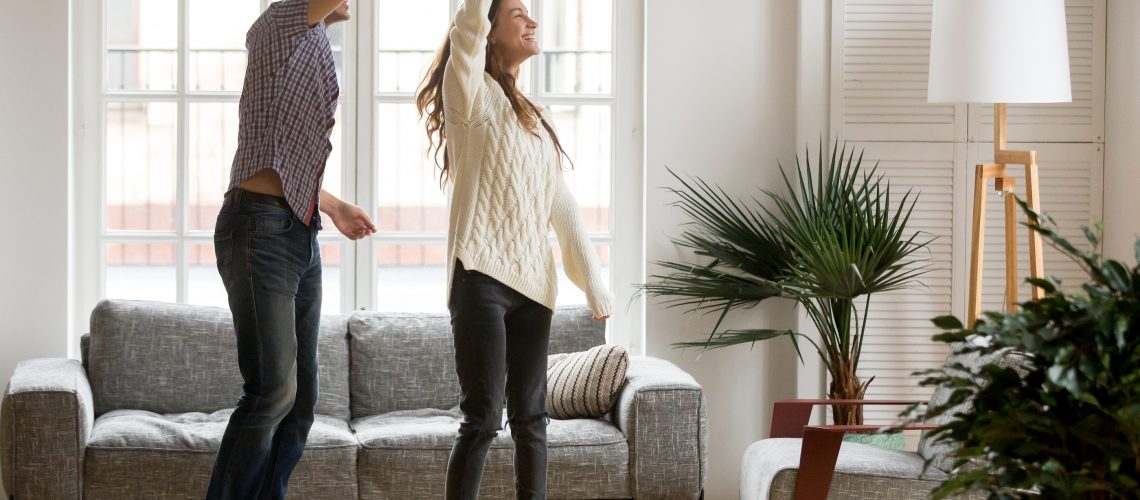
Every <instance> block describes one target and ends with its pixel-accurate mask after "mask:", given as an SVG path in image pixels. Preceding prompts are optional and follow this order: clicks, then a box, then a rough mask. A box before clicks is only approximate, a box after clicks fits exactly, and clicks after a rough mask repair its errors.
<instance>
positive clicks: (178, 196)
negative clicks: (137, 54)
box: [174, 0, 190, 304]
mask: <svg viewBox="0 0 1140 500" xmlns="http://www.w3.org/2000/svg"><path fill="white" fill-rule="evenodd" d="M188 2H189V0H178V85H177V87H176V90H177V93H178V121H177V123H178V125H177V127H178V131H177V136H178V139H177V141H178V144H177V146H176V149H177V153H176V154H177V162H176V164H177V167H176V168H177V176H176V177H175V178H176V180H175V183H176V189H175V194H174V218H175V220H174V228H175V231H176V234H177V235H178V244H176V245H175V246H174V248H175V257H174V265H175V270H176V271H175V275H176V276H177V283H178V291H177V294H176V297H177V299H176V300H177V301H178V303H180V304H183V303H186V301H187V300H186V299H187V296H188V295H189V293H188V291H189V288H190V284H189V282H188V277H189V271H188V269H187V265H188V264H187V260H186V242H185V241H183V239H184V238H183V237H184V236H185V235H186V229H187V228H186V220H187V217H186V214H187V207H186V203H187V200H189V199H190V196H189V189H190V188H189V179H190V174H189V162H190V161H189V160H190V159H189V157H188V155H189V150H190V148H189V134H190V130H189V129H190V127H189V123H190V117H189V107H190V105H189V103H188V102H187V99H186V94H187V93H188V92H189V80H190V79H189V77H188V76H187V71H188V69H189V67H190V62H189V59H190V58H189V39H190V34H189V29H188V24H189V22H190V19H189V16H188V15H187V14H188V11H189V8H190V6H189V4H188Z"/></svg>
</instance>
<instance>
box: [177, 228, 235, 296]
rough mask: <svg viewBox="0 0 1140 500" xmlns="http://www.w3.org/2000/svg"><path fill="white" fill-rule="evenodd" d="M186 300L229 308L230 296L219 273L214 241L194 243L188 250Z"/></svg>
mask: <svg viewBox="0 0 1140 500" xmlns="http://www.w3.org/2000/svg"><path fill="white" fill-rule="evenodd" d="M186 265H187V266H188V269H187V270H186V271H187V273H186V279H187V280H188V283H187V285H188V287H187V296H186V302H187V303H190V304H195V305H200V306H214V307H223V308H226V309H229V307H230V306H229V296H228V295H226V287H225V286H224V285H222V277H221V275H220V274H218V261H217V259H215V257H214V244H213V243H194V244H191V245H189V247H187V251H186Z"/></svg>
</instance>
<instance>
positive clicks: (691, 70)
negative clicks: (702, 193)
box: [645, 0, 797, 499]
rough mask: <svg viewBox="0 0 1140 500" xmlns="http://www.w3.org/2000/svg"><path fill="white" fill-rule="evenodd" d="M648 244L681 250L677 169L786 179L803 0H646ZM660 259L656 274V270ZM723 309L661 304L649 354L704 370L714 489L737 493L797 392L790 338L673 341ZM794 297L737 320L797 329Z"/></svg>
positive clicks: (730, 186) (652, 312) (649, 320)
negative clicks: (738, 342)
mask: <svg viewBox="0 0 1140 500" xmlns="http://www.w3.org/2000/svg"><path fill="white" fill-rule="evenodd" d="M646 4H647V5H646V37H647V40H646V52H647V53H646V66H647V69H646V71H647V74H646V161H647V172H646V221H645V227H646V253H647V257H648V259H649V261H650V262H652V261H657V260H671V259H676V258H677V257H678V256H679V255H680V254H679V252H678V250H677V249H676V248H674V246H673V244H672V243H671V242H670V240H669V238H670V237H671V236H676V235H678V231H679V228H678V225H679V224H681V223H683V222H684V221H685V219H684V217H682V215H681V214H680V213H678V212H677V211H676V210H674V209H669V208H667V207H666V205H667V204H668V203H669V202H671V201H673V199H672V197H671V196H669V195H668V194H667V193H665V192H663V190H662V189H660V188H661V187H662V186H675V185H676V183H675V181H674V180H673V179H672V177H670V176H669V174H668V172H666V170H665V167H666V166H668V167H670V168H672V169H674V170H675V171H679V172H683V173H688V174H694V175H699V176H701V177H702V178H704V179H706V180H708V181H710V182H713V183H717V184H720V185H722V186H724V187H725V188H726V189H727V190H728V191H729V192H730V193H732V194H735V195H739V196H745V195H747V196H751V195H754V194H758V191H757V189H758V188H760V187H764V188H776V187H778V186H779V185H780V184H779V172H778V170H777V166H776V161H777V160H780V161H782V162H783V163H784V164H785V165H787V164H789V163H791V164H793V165H794V162H793V154H794V153H793V152H794V151H795V150H796V144H795V141H796V137H795V131H796V113H795V101H796V89H795V76H796V68H795V65H796V50H795V48H796V22H797V20H796V2H792V1H775V2H768V1H764V2H757V1H756V0H710V1H706V2H692V1H689V0H652V1H648V2H646ZM655 270H656V269H655V267H654V266H652V265H651V266H650V267H649V268H648V271H649V272H650V273H652V272H654V271H655ZM715 320H716V318H715V317H710V318H704V319H703V320H702V319H701V318H693V317H687V316H682V315H681V314H680V312H679V311H677V310H673V309H666V308H664V307H663V306H661V305H660V304H659V303H656V302H655V301H650V303H649V305H648V307H647V311H646V352H647V354H649V355H651V356H659V357H663V358H667V359H670V360H672V361H673V362H675V363H677V364H678V365H679V366H680V367H681V368H683V369H685V370H686V371H688V372H689V373H692V374H693V375H694V376H695V377H696V379H697V381H698V382H699V383H700V384H701V385H702V386H703V387H704V389H705V397H706V398H707V399H708V403H709V416H710V426H709V427H710V443H709V445H710V446H709V454H710V460H709V484H708V487H707V489H706V492H705V493H706V495H705V496H706V498H716V499H724V498H736V497H737V495H738V491H739V476H740V459H741V456H742V455H743V452H744V449H745V448H746V447H747V446H748V445H749V444H751V443H752V442H754V441H757V440H758V439H760V438H762V437H764V436H765V435H767V433H768V426H769V417H770V414H771V405H772V401H773V400H775V399H781V398H789V397H795V394H796V392H795V391H796V376H795V373H796V362H795V361H794V359H795V356H794V353H793V351H792V350H791V348H790V346H789V344H787V342H786V341H783V340H777V341H775V343H771V344H761V345H757V346H756V347H755V348H754V349H751V350H750V349H749V347H748V346H736V347H734V348H731V349H726V350H719V351H712V352H708V353H705V354H703V355H702V356H700V357H699V358H698V357H697V356H696V353H694V352H682V351H679V350H676V349H672V348H670V346H669V344H670V343H672V342H677V341H681V340H692V339H694V338H697V336H698V335H700V334H701V333H702V332H707V331H708V329H709V328H711V327H712V325H713V323H714V322H715ZM795 320H796V319H795V313H794V310H793V309H792V306H791V304H790V303H787V302H784V303H773V304H769V305H766V306H764V307H760V308H757V309H756V310H754V311H742V312H741V313H738V314H735V320H734V324H733V325H729V326H736V327H752V328H757V327H771V328H790V327H792V326H794V325H795Z"/></svg>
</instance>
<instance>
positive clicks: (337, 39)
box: [325, 22, 345, 96]
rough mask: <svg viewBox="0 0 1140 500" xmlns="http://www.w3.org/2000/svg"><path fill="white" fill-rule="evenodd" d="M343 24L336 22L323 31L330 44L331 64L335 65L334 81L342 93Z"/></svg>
mask: <svg viewBox="0 0 1140 500" xmlns="http://www.w3.org/2000/svg"><path fill="white" fill-rule="evenodd" d="M344 26H345V23H343V22H340V23H336V24H334V25H332V26H330V27H329V28H328V30H326V31H325V33H326V34H328V37H329V45H331V46H332V53H333V64H334V65H335V66H336V81H337V82H338V83H339V84H340V85H341V94H342V96H343V94H344V49H345V46H344V29H345V28H344Z"/></svg>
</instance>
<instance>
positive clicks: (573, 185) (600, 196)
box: [550, 105, 611, 233]
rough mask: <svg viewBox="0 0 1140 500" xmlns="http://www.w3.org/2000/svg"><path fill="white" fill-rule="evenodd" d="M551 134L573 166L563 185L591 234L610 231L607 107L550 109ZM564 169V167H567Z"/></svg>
mask: <svg viewBox="0 0 1140 500" xmlns="http://www.w3.org/2000/svg"><path fill="white" fill-rule="evenodd" d="M550 112H551V114H552V115H553V117H554V126H555V130H556V131H557V132H558V140H559V141H560V142H561V143H562V147H563V149H565V150H566V153H567V154H569V155H570V159H571V160H572V161H573V162H574V168H573V170H570V171H567V172H566V174H565V175H566V183H567V184H568V185H569V186H570V191H571V192H572V193H574V198H575V199H576V200H577V201H578V206H579V208H580V209H581V210H582V220H583V222H584V223H585V225H586V230H587V231H589V232H591V233H608V232H609V231H610V198H611V192H610V190H611V183H610V180H611V176H610V158H611V153H610V151H611V146H610V145H611V135H610V107H609V106H606V105H600V106H599V105H588V106H587V105H583V106H551V107H550ZM567 166H568V165H567Z"/></svg>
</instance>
